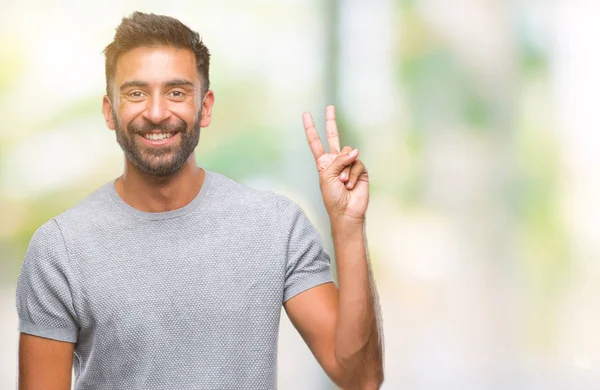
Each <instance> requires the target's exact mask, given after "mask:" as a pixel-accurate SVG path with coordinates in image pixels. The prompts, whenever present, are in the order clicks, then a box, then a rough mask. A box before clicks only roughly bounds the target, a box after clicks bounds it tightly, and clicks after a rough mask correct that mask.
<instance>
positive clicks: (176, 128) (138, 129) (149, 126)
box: [127, 119, 187, 134]
mask: <svg viewBox="0 0 600 390" xmlns="http://www.w3.org/2000/svg"><path fill="white" fill-rule="evenodd" d="M186 128H187V125H186V124H185V122H184V121H183V120H181V119H179V120H178V121H177V122H176V123H152V122H149V121H145V122H144V123H142V124H137V123H133V122H130V123H129V124H128V125H127V130H128V131H129V132H130V133H137V134H147V133H151V132H153V131H155V130H159V131H160V132H163V133H179V132H184V131H185V130H186Z"/></svg>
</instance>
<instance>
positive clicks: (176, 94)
mask: <svg viewBox="0 0 600 390" xmlns="http://www.w3.org/2000/svg"><path fill="white" fill-rule="evenodd" d="M169 95H170V96H172V97H174V98H176V99H182V98H184V97H185V92H183V91H180V90H178V89H177V90H174V91H171V92H169Z"/></svg>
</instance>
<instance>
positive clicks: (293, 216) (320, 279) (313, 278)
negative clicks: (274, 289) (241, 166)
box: [277, 196, 333, 302]
mask: <svg viewBox="0 0 600 390" xmlns="http://www.w3.org/2000/svg"><path fill="white" fill-rule="evenodd" d="M277 202H278V203H277V211H278V214H279V220H280V227H281V233H282V234H283V237H284V240H285V245H286V266H285V287H284V292H283V302H285V301H287V300H288V299H290V298H292V297H294V296H295V295H298V294H299V293H301V292H303V291H305V290H308V289H310V288H312V287H315V286H318V285H320V284H323V283H328V282H333V277H332V275H331V267H330V257H329V254H328V253H327V252H326V251H325V249H324V248H323V243H322V241H321V236H320V234H319V232H318V231H317V230H316V229H315V227H314V226H313V225H312V223H311V222H310V220H309V219H308V217H307V216H306V214H305V213H304V211H302V209H301V208H300V206H298V205H297V204H296V203H294V202H293V201H291V200H289V199H288V198H286V197H284V196H279V197H278V201H277Z"/></svg>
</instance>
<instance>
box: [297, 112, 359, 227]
mask: <svg viewBox="0 0 600 390" xmlns="http://www.w3.org/2000/svg"><path fill="white" fill-rule="evenodd" d="M325 120H326V121H325V129H326V133H327V143H328V144H329V153H325V149H324V148H323V144H322V143H321V139H320V138H319V134H318V133H317V129H316V128H315V123H314V121H313V118H312V116H311V115H310V113H308V112H305V113H304V114H302V122H303V123H304V130H305V131H306V139H307V140H308V145H309V146H310V149H311V150H312V153H313V156H314V157H315V162H316V164H317V170H318V171H319V185H320V187H321V194H322V195H323V202H324V203H325V208H326V209H327V213H328V214H329V218H330V219H333V218H336V219H337V218H338V217H348V218H344V219H347V220H348V221H350V222H361V223H362V222H364V218H365V212H366V211H367V205H368V203H369V175H368V173H367V169H366V167H365V166H364V164H363V163H362V162H361V161H360V160H358V149H353V148H352V147H350V146H345V147H344V148H343V149H340V138H339V135H338V130H337V123H336V121H335V106H327V108H326V109H325Z"/></svg>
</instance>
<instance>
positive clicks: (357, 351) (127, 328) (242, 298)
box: [16, 12, 383, 390]
mask: <svg viewBox="0 0 600 390" xmlns="http://www.w3.org/2000/svg"><path fill="white" fill-rule="evenodd" d="M105 55H106V89H107V94H106V96H105V97H104V101H103V105H102V111H103V113H104V117H105V119H106V123H107V125H108V127H109V128H110V129H111V130H114V131H115V133H116V139H117V142H118V143H119V145H120V146H121V148H122V149H123V151H124V154H125V167H124V172H123V174H122V175H121V176H120V177H118V178H117V179H115V180H113V181H110V182H109V183H107V184H106V185H104V186H103V187H101V188H100V189H98V190H97V191H95V192H94V193H92V194H91V195H89V196H88V197H87V198H85V199H84V200H83V201H82V202H81V203H79V204H77V205H76V206H75V207H73V208H71V209H69V210H67V211H65V212H64V213H62V214H60V215H58V216H57V217H55V218H53V219H51V220H50V221H48V222H47V223H45V224H44V225H42V226H41V227H40V228H39V229H38V230H37V231H36V232H35V234H34V235H33V237H32V239H31V242H30V244H29V247H28V249H27V253H26V255H25V260H24V262H23V266H22V269H21V274H20V276H19V281H18V286H17V294H16V298H17V310H18V313H19V330H20V332H21V337H20V343H19V388H20V389H44V390H53V389H65V390H66V389H70V388H71V371H72V369H74V371H75V381H74V388H75V389H78V390H79V389H81V390H83V389H178V390H181V389H227V390H233V389H274V388H276V361H277V336H278V327H279V319H280V313H281V306H282V305H283V306H284V308H285V310H286V312H287V314H288V316H289V317H290V319H291V321H292V323H293V324H294V326H295V327H296V328H297V329H298V331H299V333H300V334H301V335H302V337H303V338H304V340H305V341H306V343H307V345H308V346H309V348H310V349H311V351H312V352H313V354H314V355H315V357H316V359H317V360H318V362H319V363H320V365H321V366H322V367H323V369H324V371H325V372H326V373H327V375H329V377H330V378H331V379H332V380H333V381H334V382H335V383H336V384H337V385H339V386H341V387H343V388H345V389H376V388H378V387H379V386H380V384H381V383H382V381H383V368H382V349H383V345H382V341H381V340H382V334H381V328H380V320H379V318H378V315H377V312H378V306H377V302H376V296H377V293H376V291H375V288H374V284H373V282H372V278H371V274H370V271H369V266H368V260H367V253H366V238H365V233H364V223H365V212H366V209H367V204H368V198H369V182H368V175H367V172H366V170H365V167H364V165H363V164H362V163H361V162H360V160H358V151H357V150H356V149H352V148H350V147H345V148H343V149H340V143H339V139H338V133H337V128H336V122H335V110H334V107H332V106H330V107H327V110H326V117H327V139H328V145H329V152H326V151H325V149H324V147H323V145H322V144H321V141H320V139H319V136H318V134H317V131H316V129H315V127H314V123H313V120H312V117H311V116H310V114H308V113H305V114H304V115H303V122H304V127H305V130H306V136H307V139H308V143H309V146H310V148H311V150H312V152H313V155H314V157H315V163H316V167H317V169H318V172H319V177H320V187H321V192H322V195H323V201H324V204H325V207H326V209H327V212H328V214H329V217H330V221H331V228H332V235H333V242H334V248H335V254H336V257H337V270H338V277H339V289H338V288H337V287H336V286H335V285H334V284H333V279H332V275H331V270H330V264H329V260H330V259H329V256H328V254H327V253H326V252H325V251H324V250H323V247H322V243H321V239H320V236H319V234H318V233H317V231H316V230H315V229H314V227H313V226H312V224H311V223H310V221H309V220H308V219H307V217H306V215H305V214H304V212H303V211H302V210H301V209H300V208H299V207H298V206H297V205H296V204H295V203H294V202H292V201H290V200H289V199H287V198H285V197H284V196H281V195H278V194H276V193H274V192H272V191H258V190H254V189H251V188H249V187H246V186H244V185H242V184H240V183H237V182H235V181H233V180H231V179H229V178H227V177H225V176H223V175H221V174H219V173H217V172H212V171H209V170H206V169H203V168H200V167H198V166H197V165H196V160H195V156H194V150H195V148H196V146H197V145H198V142H199V139H200V129H201V128H203V127H207V126H208V125H209V124H210V121H211V113H212V107H213V104H214V101H215V98H214V93H213V92H212V91H211V90H210V89H209V52H208V50H207V48H206V47H205V46H204V44H203V43H202V42H201V41H200V39H199V36H198V34H197V33H196V32H193V31H191V30H190V29H189V28H188V27H186V26H185V25H183V24H182V23H181V22H179V21H178V20H176V19H173V18H170V17H166V16H159V15H153V14H143V13H139V12H136V13H134V14H133V15H131V16H130V17H128V18H124V19H123V21H122V22H121V24H120V25H119V26H118V28H117V32H116V34H115V37H114V41H113V42H112V43H111V44H110V45H108V46H107V48H106V50H105Z"/></svg>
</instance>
